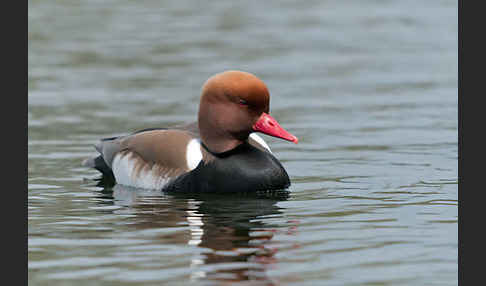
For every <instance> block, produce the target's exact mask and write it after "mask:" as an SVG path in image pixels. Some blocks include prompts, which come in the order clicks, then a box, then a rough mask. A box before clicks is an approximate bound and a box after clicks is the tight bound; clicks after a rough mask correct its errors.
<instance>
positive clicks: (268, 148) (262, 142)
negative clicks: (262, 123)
mask: <svg viewBox="0 0 486 286" xmlns="http://www.w3.org/2000/svg"><path fill="white" fill-rule="evenodd" d="M250 137H251V139H253V140H255V141H256V142H258V143H259V144H260V145H262V146H263V148H265V149H267V150H268V152H270V153H272V150H270V147H268V145H267V143H266V142H265V141H264V140H263V139H262V137H260V136H258V134H256V133H251V134H250ZM272 154H273V153H272Z"/></svg>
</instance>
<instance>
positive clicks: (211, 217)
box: [102, 185, 289, 285]
mask: <svg viewBox="0 0 486 286" xmlns="http://www.w3.org/2000/svg"><path fill="white" fill-rule="evenodd" d="M110 192H111V193H110ZM102 193H103V196H104V197H105V199H109V197H110V196H112V202H113V203H114V204H117V205H123V206H127V207H128V209H129V210H130V212H131V214H135V216H133V217H132V218H131V220H132V221H131V222H130V225H131V226H133V227H135V228H137V229H152V228H162V227H164V228H167V227H180V226H181V225H182V226H184V225H185V226H188V227H189V232H188V231H187V228H184V229H183V230H182V231H180V232H177V233H174V232H171V234H170V235H168V234H163V235H160V236H159V237H158V239H160V240H162V241H163V243H179V244H180V243H186V244H188V245H195V246H198V247H200V248H202V251H201V255H198V256H197V257H195V258H193V259H192V261H191V268H193V269H194V270H193V271H192V275H191V279H193V280H199V279H202V280H217V281H224V282H232V281H234V282H237V281H249V280H251V281H252V282H258V284H259V285H260V284H263V285H274V284H275V282H274V281H272V280H271V279H270V278H269V277H268V276H267V275H266V269H267V268H268V266H269V265H271V264H273V263H275V262H276V258H275V254H276V253H277V251H276V250H274V249H271V248H268V247H265V245H266V243H267V242H269V241H270V240H271V239H272V238H273V234H274V233H275V231H276V229H277V227H281V225H279V226H276V225H274V226H272V225H271V224H269V223H268V222H264V217H269V216H271V217H278V215H279V214H281V213H282V212H281V208H280V207H278V206H277V202H279V201H284V200H287V198H288V194H289V193H288V192H287V191H277V192H271V193H258V194H231V195H217V194H163V193H161V192H156V191H146V190H145V191H144V190H140V189H134V188H129V187H124V186H121V185H116V186H114V187H113V189H104V190H103V192H102ZM108 201H109V200H107V201H106V202H108Z"/></svg>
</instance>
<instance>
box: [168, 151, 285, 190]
mask: <svg viewBox="0 0 486 286" xmlns="http://www.w3.org/2000/svg"><path fill="white" fill-rule="evenodd" d="M214 155H215V159H214V160H212V161H211V162H208V163H205V162H203V161H201V162H200V163H199V165H198V166H197V168H196V169H194V170H192V171H191V172H189V173H186V174H184V175H182V176H180V177H178V178H177V179H175V180H174V181H172V182H171V183H170V184H168V185H167V186H166V187H165V188H164V191H174V192H219V193H222V192H227V193H233V192H256V191H267V190H280V189H285V188H288V187H289V186H290V180H289V176H288V175H287V172H286V171H285V169H284V168H283V167H282V165H281V164H280V162H279V161H278V160H277V159H276V158H275V157H274V156H273V155H272V154H270V153H268V152H264V151H261V150H259V149H257V148H255V147H253V146H251V145H250V144H248V143H244V144H241V145H240V146H238V147H236V148H235V149H233V150H231V151H228V152H225V153H221V154H214Z"/></svg>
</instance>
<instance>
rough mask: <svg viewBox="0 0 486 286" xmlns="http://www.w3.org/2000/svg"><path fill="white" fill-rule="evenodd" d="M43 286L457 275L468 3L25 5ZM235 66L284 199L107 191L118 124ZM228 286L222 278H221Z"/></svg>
mask: <svg viewBox="0 0 486 286" xmlns="http://www.w3.org/2000/svg"><path fill="white" fill-rule="evenodd" d="M28 14H29V15H28V19H29V20H28V29H29V31H28V49H29V50H28V60H29V74H28V90H29V97H28V100H29V105H28V128H29V129H28V137H29V142H28V183H29V185H28V280H29V284H30V285H83V286H85V285H161V284H162V285H166V284H167V285H190V284H191V285H219V284H224V283H227V284H230V285H231V284H232V285H457V269H458V266H457V246H458V244H457V190H458V188H457V182H458V179H457V150H458V147H457V3H456V2H455V1H429V2H423V1H367V2H366V3H365V2H362V1H338V2H330V1H305V3H300V2H299V3H294V2H292V1H264V2H257V1H246V2H241V3H230V2H227V1H211V2H209V3H204V4H203V3H202V2H201V3H195V2H189V1H177V2H174V1H142V2H140V1H136V2H134V1H82V2H80V1H48V2H46V1H34V0H32V1H29V8H28ZM226 69H241V70H245V71H249V72H252V73H254V74H256V75H257V76H259V77H260V78H262V79H263V80H264V81H265V82H266V83H267V85H268V87H269V89H270V93H271V107H270V108H271V114H272V115H273V116H274V117H275V118H276V119H277V120H278V121H279V122H280V123H281V125H282V126H283V127H284V128H286V129H287V130H289V131H290V132H292V133H293V134H295V135H296V136H297V137H299V144H298V145H294V144H291V143H288V142H285V141H282V140H278V139H275V138H271V137H268V136H264V139H265V140H266V141H267V142H268V143H269V145H270V146H271V148H272V150H273V152H274V154H275V155H276V156H277V157H278V158H279V159H280V161H281V162H282V163H283V165H284V167H285V168H286V170H287V172H288V173H289V176H290V177H291V181H292V186H291V188H290V189H289V191H290V193H288V194H286V193H277V194H273V195H264V194H259V195H239V196H231V197H228V196H216V195H205V196H202V195H199V196H198V195H168V194H163V193H161V192H158V191H150V190H139V189H131V188H127V187H123V186H115V187H114V188H108V187H106V188H103V187H99V186H97V185H96V181H94V180H93V179H94V178H97V177H98V173H97V172H96V171H95V170H89V169H86V168H83V167H81V162H82V160H83V159H85V158H86V157H90V156H94V155H95V151H94V148H93V146H92V145H93V144H94V143H95V142H96V140H97V139H99V138H101V137H105V136H112V135H120V134H125V133H127V132H132V131H135V130H137V129H142V128H147V127H161V126H170V125H174V124H179V123H185V122H190V121H194V120H195V119H196V115H195V114H196V112H197V105H198V101H199V93H200V88H201V85H202V84H203V83H204V81H205V80H206V79H207V78H208V77H209V76H211V75H212V74H214V73H217V72H221V71H223V70H226ZM227 284H225V285H227Z"/></svg>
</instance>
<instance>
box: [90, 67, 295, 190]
mask: <svg viewBox="0 0 486 286" xmlns="http://www.w3.org/2000/svg"><path fill="white" fill-rule="evenodd" d="M269 105H270V93H269V91H268V88H267V86H266V85H265V83H264V82H263V81H262V80H261V79H259V78H258V77H257V76H255V75H254V74H252V73H249V72H244V71H238V70H228V71H224V72H221V73H218V74H215V75H213V76H211V77H210V78H209V79H208V80H207V81H206V82H205V83H204V84H203V86H202V89H201V96H200V102H199V110H198V114H197V122H192V123H188V124H183V125H178V126H174V127H168V128H162V127H157V128H147V129H143V130H138V131H135V132H133V133H130V134H128V135H122V136H117V137H110V138H102V139H100V140H99V141H98V142H97V143H96V144H95V145H94V147H95V149H96V150H97V152H98V153H99V155H98V156H97V157H93V158H88V159H86V160H84V161H83V163H82V164H83V166H85V167H89V168H94V169H96V170H98V171H99V172H101V173H102V176H105V177H111V178H113V180H114V181H115V183H116V184H121V185H125V186H129V187H135V188H143V189H156V190H162V191H167V192H214V193H235V192H257V191H272V190H285V189H288V188H289V187H290V185H291V183H290V179H289V176H288V174H287V172H286V170H285V169H284V167H283V166H282V164H281V163H280V162H279V160H278V159H277V158H276V157H275V156H274V154H273V152H272V151H271V149H270V147H269V146H268V144H267V143H266V142H265V141H264V140H263V139H262V137H260V136H259V135H258V134H257V133H262V134H266V135H269V136H273V137H276V138H280V139H283V140H286V141H289V142H293V143H296V144H297V143H298V139H297V137H296V136H294V135H293V134H291V133H289V132H288V131H287V130H285V129H284V128H283V127H281V126H280V124H279V123H278V122H277V120H276V119H274V118H273V117H272V116H270V114H269Z"/></svg>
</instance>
